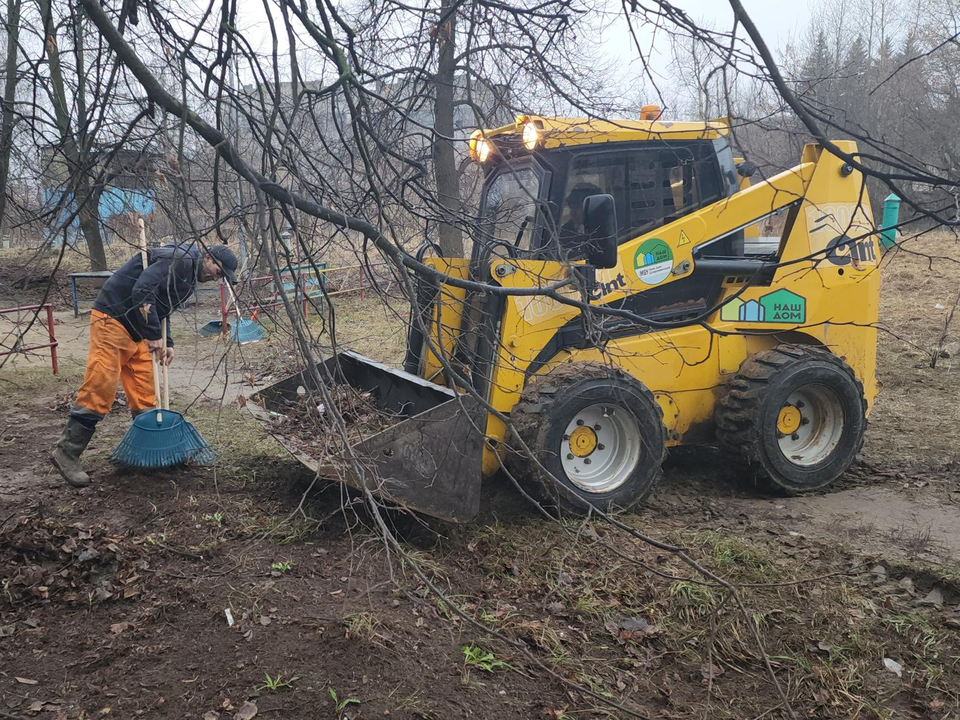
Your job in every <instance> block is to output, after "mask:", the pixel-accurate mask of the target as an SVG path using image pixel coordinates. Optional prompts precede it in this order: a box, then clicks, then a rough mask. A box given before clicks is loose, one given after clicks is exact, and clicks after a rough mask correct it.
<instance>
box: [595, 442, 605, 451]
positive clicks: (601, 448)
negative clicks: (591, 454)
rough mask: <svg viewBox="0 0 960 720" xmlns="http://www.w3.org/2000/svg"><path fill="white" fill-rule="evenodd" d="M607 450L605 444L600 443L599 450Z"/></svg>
mask: <svg viewBox="0 0 960 720" xmlns="http://www.w3.org/2000/svg"><path fill="white" fill-rule="evenodd" d="M606 449H607V448H606V447H604V444H603V443H599V444H598V445H597V450H606Z"/></svg>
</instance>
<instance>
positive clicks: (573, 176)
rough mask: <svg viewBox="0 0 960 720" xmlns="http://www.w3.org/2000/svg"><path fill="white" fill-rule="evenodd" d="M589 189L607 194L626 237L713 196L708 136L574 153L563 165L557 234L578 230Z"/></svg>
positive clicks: (714, 167) (717, 183)
mask: <svg viewBox="0 0 960 720" xmlns="http://www.w3.org/2000/svg"><path fill="white" fill-rule="evenodd" d="M594 193H606V194H609V195H612V196H613V199H614V202H615V203H616V207H617V223H618V226H619V228H618V230H619V232H618V235H619V239H620V242H626V241H627V240H630V239H632V238H634V237H636V236H637V235H638V234H640V233H642V232H647V231H649V230H652V229H654V228H656V227H659V226H660V225H665V224H666V223H669V222H673V221H674V220H677V219H679V218H681V217H683V216H684V215H687V214H689V213H691V212H693V211H695V210H698V209H699V208H702V207H704V206H705V205H708V204H710V203H712V202H715V201H717V200H719V199H720V198H721V197H723V182H722V178H721V175H720V169H719V167H718V164H717V160H716V155H715V153H714V150H713V146H712V144H711V143H710V142H709V141H694V142H689V143H669V144H666V143H654V142H647V143H646V144H645V145H642V146H636V145H635V146H633V147H627V148H624V149H622V150H609V149H606V150H603V151H600V152H583V153H578V154H577V155H575V156H574V157H573V158H572V159H571V160H570V164H569V167H568V170H567V185H566V188H565V190H564V196H563V197H564V204H563V210H562V213H561V218H560V224H561V236H562V235H563V233H564V232H566V233H567V234H570V233H574V232H577V231H581V230H582V227H580V226H579V224H580V223H582V217H581V214H582V212H581V208H582V204H583V198H584V197H586V196H588V195H591V194H594ZM561 239H562V237H561Z"/></svg>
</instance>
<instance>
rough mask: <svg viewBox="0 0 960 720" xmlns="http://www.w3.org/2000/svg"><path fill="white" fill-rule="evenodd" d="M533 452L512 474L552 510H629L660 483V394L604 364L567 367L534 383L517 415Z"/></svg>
mask: <svg viewBox="0 0 960 720" xmlns="http://www.w3.org/2000/svg"><path fill="white" fill-rule="evenodd" d="M511 419H512V420H513V425H514V428H515V429H516V431H517V433H518V434H519V436H520V438H521V439H522V440H523V442H524V443H525V444H526V446H527V448H529V450H530V451H531V452H532V456H530V455H527V454H526V453H525V452H523V450H522V447H521V446H520V443H516V442H515V443H513V444H514V448H513V450H514V452H513V453H512V454H511V456H510V468H511V470H512V471H513V473H514V475H515V476H516V477H518V478H519V479H521V480H523V481H526V484H527V485H528V486H529V487H530V489H531V491H532V494H533V495H534V496H535V497H536V499H537V500H538V501H540V503H541V504H542V505H544V506H545V507H547V508H548V509H550V510H551V511H557V510H563V511H566V512H573V513H577V514H584V513H586V512H587V510H588V509H589V508H590V506H591V505H592V506H593V507H595V508H597V509H600V510H602V511H604V512H615V511H621V510H626V509H628V508H630V507H632V506H633V505H636V504H637V503H638V502H640V501H641V500H643V499H644V498H645V497H647V496H648V495H649V494H650V492H651V491H652V490H653V488H654V486H655V485H656V483H657V480H658V479H659V478H660V468H661V464H662V462H663V458H664V455H665V446H664V442H665V440H666V429H665V428H664V426H663V420H662V411H661V410H660V406H659V404H658V403H657V402H656V400H654V397H653V394H652V393H651V392H650V391H649V390H648V389H647V388H645V387H644V386H643V385H642V384H641V383H639V382H638V381H637V380H635V379H634V378H632V377H630V376H628V375H626V374H624V373H622V372H620V371H618V370H616V369H614V368H610V367H607V366H605V365H601V364H599V363H568V364H565V365H561V366H560V367H558V368H556V369H555V370H553V371H551V372H549V373H547V374H545V375H543V376H540V377H537V378H535V379H534V380H532V381H531V382H529V383H528V384H527V387H526V388H525V389H524V391H523V394H522V396H521V399H520V402H519V403H517V405H516V406H515V407H514V409H513V411H512V412H511Z"/></svg>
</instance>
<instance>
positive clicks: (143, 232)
mask: <svg viewBox="0 0 960 720" xmlns="http://www.w3.org/2000/svg"><path fill="white" fill-rule="evenodd" d="M137 228H138V229H139V230H140V262H141V263H143V269H144V270H146V269H147V264H148V263H147V226H146V225H145V224H144V222H143V218H137ZM166 334H167V326H166V321H164V325H163V335H164V338H163V344H164V345H166V344H167V338H166ZM150 359H151V360H152V361H153V393H154V395H155V396H156V398H157V410H158V412H157V425H159V424H160V423H162V422H163V413H161V412H159V410H161V409H162V408H163V407H164V406H163V405H162V404H161V403H160V363H158V362H157V356H156V355H155V354H154V353H150ZM163 376H164V380H166V376H167V371H166V366H164V371H163Z"/></svg>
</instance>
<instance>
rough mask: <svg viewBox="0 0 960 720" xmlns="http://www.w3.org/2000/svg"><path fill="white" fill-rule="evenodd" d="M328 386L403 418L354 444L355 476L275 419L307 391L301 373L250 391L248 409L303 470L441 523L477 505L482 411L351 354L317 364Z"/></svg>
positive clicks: (308, 379)
mask: <svg viewBox="0 0 960 720" xmlns="http://www.w3.org/2000/svg"><path fill="white" fill-rule="evenodd" d="M317 370H318V371H319V375H320V378H321V379H322V381H323V382H325V383H327V384H328V385H329V386H333V385H335V384H338V383H345V384H347V385H349V386H350V387H352V388H353V389H355V390H357V391H359V392H364V393H370V397H371V399H372V401H373V402H374V403H375V405H376V407H377V408H378V409H379V410H382V411H384V412H387V413H390V414H392V415H398V416H400V417H401V418H403V419H402V420H400V422H398V423H396V424H395V425H393V426H391V427H389V428H387V429H386V430H383V431H381V432H379V433H377V434H375V435H371V436H370V437H368V438H366V439H364V440H363V441H362V442H359V443H357V444H356V445H354V446H353V450H354V452H355V454H356V456H357V458H358V459H359V460H360V463H361V464H362V466H363V467H364V472H363V473H362V477H358V475H357V473H355V472H354V471H353V470H351V469H346V468H347V467H348V465H349V464H338V465H336V466H334V465H332V464H323V463H321V462H318V461H317V460H316V459H315V458H313V457H311V456H309V455H308V454H306V453H304V452H303V451H302V450H301V449H300V448H299V446H298V443H296V442H292V441H291V440H292V439H291V438H289V437H285V436H284V434H283V430H282V428H283V425H282V424H279V425H277V424H276V422H275V421H276V419H277V418H278V416H280V415H284V414H286V412H288V411H289V410H290V408H292V407H294V406H295V405H296V404H297V403H298V402H301V398H302V395H303V393H304V392H305V391H306V390H308V389H313V385H314V381H313V379H312V373H308V372H305V371H302V372H300V373H297V374H296V375H293V376H291V377H289V378H287V379H286V380H282V381H280V382H278V383H276V384H274V385H271V386H270V387H268V388H265V389H263V390H261V391H260V392H258V393H256V394H255V395H253V397H252V398H251V399H250V401H249V402H248V403H247V408H248V409H249V410H250V411H251V412H252V413H253V415H254V416H255V417H256V418H257V419H258V420H260V421H261V422H263V423H264V424H265V426H266V427H267V428H268V430H269V431H270V433H271V434H272V435H273V436H274V437H275V438H276V439H277V441H278V442H280V444H281V445H283V447H284V448H285V449H286V450H288V451H289V452H290V453H291V454H292V455H294V456H295V457H296V458H297V459H298V460H299V461H300V462H301V463H303V464H304V465H305V466H307V467H308V468H310V470H312V471H314V472H316V473H318V474H319V475H321V476H323V477H327V478H329V479H335V480H340V481H342V482H344V483H346V484H347V485H349V486H351V487H353V488H355V489H358V490H362V489H364V488H365V487H367V488H369V489H370V490H371V491H372V493H373V494H374V495H375V496H377V497H379V498H381V499H383V500H386V501H388V502H391V503H394V504H396V505H400V506H403V507H407V508H410V509H412V510H417V511H418V512H422V513H425V514H427V515H432V516H434V517H438V518H441V519H443V520H450V521H454V522H465V521H467V520H470V519H471V518H473V517H474V516H475V515H476V514H477V511H478V510H479V507H480V479H481V459H482V456H483V442H484V440H483V435H482V429H483V428H484V426H485V417H486V414H485V410H484V409H483V408H482V407H481V405H480V403H479V402H478V401H477V400H476V399H474V398H472V397H470V396H469V395H461V394H458V393H456V392H454V391H453V390H450V389H448V388H445V387H442V386H440V385H436V384H434V383H431V382H429V381H427V380H423V379H422V378H420V377H417V376H416V375H411V374H410V373H407V372H404V371H402V370H396V369H394V368H391V367H388V366H387V365H383V364H381V363H378V362H376V361H374V360H370V359H369V358H366V357H363V356H362V355H359V354H357V353H354V352H349V351H347V352H342V353H339V354H337V355H334V356H333V357H331V358H330V359H329V360H327V361H325V362H323V363H321V364H319V365H318V366H317Z"/></svg>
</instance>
